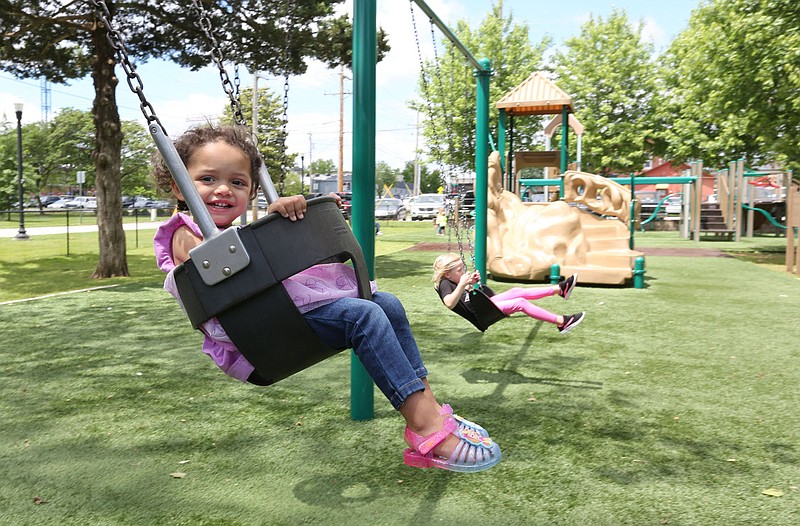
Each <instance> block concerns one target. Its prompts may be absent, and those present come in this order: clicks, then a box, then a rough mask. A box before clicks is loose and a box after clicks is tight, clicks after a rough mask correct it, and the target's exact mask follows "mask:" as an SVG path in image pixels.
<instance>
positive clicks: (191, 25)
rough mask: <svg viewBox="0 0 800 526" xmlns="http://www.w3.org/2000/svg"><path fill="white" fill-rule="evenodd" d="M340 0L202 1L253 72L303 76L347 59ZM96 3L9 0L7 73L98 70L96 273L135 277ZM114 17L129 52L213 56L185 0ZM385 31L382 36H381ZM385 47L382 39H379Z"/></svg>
mask: <svg viewBox="0 0 800 526" xmlns="http://www.w3.org/2000/svg"><path fill="white" fill-rule="evenodd" d="M341 1H342V0H314V1H293V0H292V1H286V2H274V1H270V0H249V1H248V0H243V1H241V2H228V1H226V0H203V2H202V3H203V4H204V5H205V7H206V12H207V14H208V17H209V20H210V21H211V24H210V25H211V27H212V30H213V32H214V34H215V37H216V39H217V41H218V42H219V45H220V51H221V52H222V54H223V55H225V56H226V57H228V58H229V59H231V60H234V61H236V62H238V63H241V64H244V65H246V66H247V67H248V68H249V69H251V70H259V71H268V72H271V73H274V74H275V73H276V74H281V73H284V72H288V73H291V74H298V73H302V72H304V71H305V69H306V64H305V60H306V58H307V57H318V58H320V59H321V60H323V61H324V62H326V63H327V64H329V65H331V66H338V65H340V64H343V63H348V62H346V61H348V59H349V57H348V56H347V53H346V51H344V50H346V47H347V45H346V44H344V43H343V42H347V38H348V35H347V34H343V33H342V31H338V30H335V28H338V27H342V26H346V25H347V23H346V17H335V16H334V7H335V6H336V5H337V4H339V3H341ZM93 4H94V2H89V1H86V2H75V1H68V2H63V1H56V0H51V1H39V0H2V2H1V3H0V6H2V8H1V9H0V34H1V35H2V39H0V70H5V71H8V72H11V73H13V74H14V75H16V76H18V77H23V78H32V77H33V78H35V77H44V78H46V79H48V80H49V81H51V82H54V83H64V82H66V81H69V80H71V79H79V78H83V77H85V76H87V75H89V74H91V75H92V79H93V81H94V89H95V99H94V104H93V108H92V113H93V115H94V123H95V129H96V144H95V149H94V156H93V158H94V165H95V174H96V178H97V179H96V188H97V197H98V218H97V224H98V227H99V247H100V250H99V253H100V256H99V261H98V264H97V267H96V269H95V271H94V274H93V276H94V277H97V278H104V277H112V276H125V275H128V266H127V260H126V257H125V235H124V231H123V229H122V207H121V191H120V155H121V153H120V152H121V146H122V134H123V130H122V126H121V123H120V118H119V112H118V110H117V101H116V87H117V83H118V77H117V74H116V71H115V66H116V59H115V50H114V49H113V48H112V46H111V45H110V44H109V42H108V40H107V39H106V28H105V27H103V25H102V24H101V22H100V20H99V19H98V17H97V16H96V13H95V10H94V8H93ZM105 4H106V5H107V6H108V9H109V13H110V19H111V21H112V24H113V25H114V27H115V28H116V29H117V30H118V32H119V34H120V35H121V36H123V37H124V39H125V41H126V48H127V50H128V53H129V54H130V56H131V57H132V58H135V59H136V60H138V61H144V60H147V59H149V58H163V59H168V60H171V61H174V62H176V63H178V64H180V65H182V66H186V67H190V68H193V69H199V68H201V67H203V66H205V65H207V64H208V63H209V62H210V59H209V52H208V47H207V45H206V42H205V40H204V34H203V27H206V25H205V24H201V23H200V21H199V19H198V17H197V15H196V12H195V10H194V9H192V8H191V7H190V5H189V2H187V1H178V0H158V1H156V0H131V1H126V2H121V1H115V0H107V1H106V2H105ZM381 36H382V35H381ZM381 44H382V48H383V49H384V50H385V49H386V45H385V42H383V41H382V42H381Z"/></svg>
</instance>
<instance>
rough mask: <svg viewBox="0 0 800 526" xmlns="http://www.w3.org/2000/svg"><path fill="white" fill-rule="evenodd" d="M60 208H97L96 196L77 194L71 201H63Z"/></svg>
mask: <svg viewBox="0 0 800 526" xmlns="http://www.w3.org/2000/svg"><path fill="white" fill-rule="evenodd" d="M62 208H97V198H96V197H90V196H85V195H79V196H78V197H75V198H73V199H72V200H71V201H67V202H66V203H64V206H63V207H62Z"/></svg>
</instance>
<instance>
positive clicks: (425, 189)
mask: <svg viewBox="0 0 800 526" xmlns="http://www.w3.org/2000/svg"><path fill="white" fill-rule="evenodd" d="M400 174H401V175H402V176H403V181H405V182H407V183H409V184H414V161H406V164H405V166H404V167H403V169H402V170H401V171H400ZM419 180H420V185H419V186H420V188H419V193H421V194H432V193H436V190H437V189H438V188H439V187H440V186H444V179H443V177H442V172H441V170H439V169H438V168H437V169H435V170H431V169H430V168H429V166H428V165H427V164H420V166H419Z"/></svg>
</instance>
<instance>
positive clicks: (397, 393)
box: [154, 126, 501, 472]
mask: <svg viewBox="0 0 800 526" xmlns="http://www.w3.org/2000/svg"><path fill="white" fill-rule="evenodd" d="M175 147H176V149H177V151H178V154H179V155H180V157H181V160H182V161H183V163H184V165H185V166H186V169H187V170H188V172H189V176H190V177H191V179H192V181H193V182H194V185H195V187H196V188H197V190H198V192H199V193H200V197H201V198H202V201H203V203H205V205H206V208H207V209H208V211H209V213H210V214H211V217H212V219H213V220H214V224H215V225H216V226H217V227H219V228H220V229H224V228H227V227H229V226H230V225H231V224H232V223H233V221H234V220H235V219H236V218H238V217H240V216H241V215H242V213H243V212H244V211H245V210H246V208H247V206H248V204H249V203H250V201H251V200H252V199H253V197H254V196H255V195H256V189H257V184H256V181H255V179H254V174H257V173H258V170H259V167H260V164H261V157H260V154H259V153H258V150H257V149H256V147H255V145H254V144H253V141H252V139H251V137H250V132H249V131H248V130H247V129H246V128H244V127H230V126H225V127H216V128H215V127H200V128H194V129H191V130H189V131H188V132H186V133H185V134H184V135H183V136H182V137H180V138H179V139H178V140H177V141H176V142H175ZM154 175H155V177H156V179H157V181H158V182H159V186H160V187H161V188H162V189H164V190H166V191H171V192H172V193H173V195H174V196H175V197H176V198H177V199H178V202H179V206H180V204H181V203H183V202H185V200H184V199H183V195H182V194H181V192H180V190H179V189H178V187H177V185H176V184H175V183H174V182H173V180H172V177H171V176H170V173H169V170H168V169H167V167H166V165H165V164H164V162H163V160H162V159H160V158H157V159H156V161H155V163H154ZM268 211H269V212H277V213H279V214H280V215H282V216H283V217H285V218H287V219H289V220H291V221H298V220H302V219H303V215H304V213H305V212H306V202H305V198H304V197H303V196H300V195H298V196H293V197H282V198H280V199H278V200H276V201H275V202H273V203H272V204H270V206H269V208H268ZM323 235H324V234H323ZM201 242H202V234H201V232H200V229H199V227H198V226H197V225H196V224H195V223H194V222H193V221H192V220H191V218H190V217H189V216H187V215H186V214H183V213H179V214H176V215H175V216H173V217H172V218H171V219H169V220H168V221H166V222H165V223H164V224H162V225H161V226H160V227H159V229H158V232H157V234H156V236H155V240H154V244H155V250H156V257H157V260H158V265H159V268H161V270H163V271H165V272H167V273H168V274H167V278H166V280H165V282H164V288H165V289H166V290H168V291H169V292H170V293H171V294H172V295H173V296H175V298H176V299H178V301H180V297H179V295H178V292H177V288H176V286H175V281H174V277H173V272H172V271H173V269H174V268H175V267H176V266H177V265H179V264H181V263H183V262H184V261H186V259H188V257H189V250H191V249H192V248H194V247H195V246H197V245H198V244H200V243H201ZM283 286H284V287H286V289H287V292H288V293H289V296H290V297H292V298H293V301H294V302H295V304H296V305H297V308H298V309H299V310H300V312H301V313H302V314H303V316H304V318H305V319H306V321H307V322H308V324H309V325H310V326H311V328H312V330H313V331H314V332H315V333H316V335H317V336H318V337H319V338H320V340H321V341H322V342H323V343H324V344H325V345H327V346H328V347H330V348H333V349H346V348H352V349H353V351H354V352H355V354H356V355H357V356H358V358H359V359H360V360H361V363H362V364H363V365H364V367H365V369H366V370H367V372H368V373H369V375H370V377H371V378H372V380H373V381H374V382H375V384H376V385H377V386H378V388H379V389H380V390H381V392H382V393H383V394H384V396H386V398H387V399H388V400H389V402H390V403H391V404H392V406H393V407H394V408H395V409H397V410H398V411H399V412H400V414H401V415H402V416H403V419H404V420H405V423H406V428H405V437H404V438H405V441H406V442H407V443H408V446H409V447H408V448H407V449H406V450H405V452H404V455H403V456H404V460H405V463H406V464H408V465H410V466H415V467H422V468H428V467H437V468H441V469H446V470H451V471H463V472H475V471H483V470H485V469H489V468H491V467H493V466H495V465H496V464H497V463H498V462H499V461H500V458H501V453H500V448H499V447H498V446H497V444H496V443H495V442H494V441H493V440H492V439H491V438H489V437H488V434H487V433H486V431H485V430H484V429H483V428H482V427H481V426H479V425H477V424H475V423H473V422H470V421H468V420H464V419H462V418H460V417H459V416H458V415H455V414H453V411H452V409H451V408H450V406H449V405H447V404H444V405H440V404H439V403H438V402H437V401H436V398H435V397H434V395H433V393H432V392H431V387H430V384H429V383H428V379H427V376H428V371H427V370H426V369H425V366H424V365H423V362H422V358H421V356H420V353H419V349H418V348H417V344H416V341H415V340H414V336H413V334H412V332H411V327H410V326H409V323H408V318H407V317H406V314H405V310H404V309H403V306H402V305H401V303H400V301H399V300H398V299H397V298H396V297H395V296H393V295H392V294H389V293H386V292H377V290H376V289H377V287H376V286H375V284H374V283H373V284H372V287H373V301H369V300H364V299H361V298H359V297H358V289H357V286H356V279H355V272H354V271H353V270H352V268H350V267H349V266H347V265H344V264H342V263H331V264H324V265H317V266H315V267H312V268H310V269H308V270H306V271H303V272H301V273H299V274H297V275H295V276H292V277H291V278H289V279H287V280H285V281H284V282H283ZM202 331H203V333H204V342H203V352H205V353H206V354H208V355H209V356H210V357H211V358H212V359H213V360H214V362H215V363H216V364H217V366H219V367H220V368H221V369H222V370H223V371H224V372H225V373H226V374H228V375H230V376H232V377H234V378H237V379H239V380H241V381H247V380H248V378H250V377H251V375H253V374H254V368H253V366H252V365H250V363H249V362H248V361H247V360H246V359H245V358H244V356H242V354H241V353H240V352H239V351H238V350H237V349H236V347H235V346H234V345H233V344H232V343H231V341H230V339H229V338H228V337H227V335H226V334H225V331H224V330H223V328H222V327H221V326H220V325H219V322H218V321H217V320H216V319H211V320H209V321H207V322H206V323H205V324H203V326H202Z"/></svg>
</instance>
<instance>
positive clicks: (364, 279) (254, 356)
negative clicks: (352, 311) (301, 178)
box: [175, 196, 372, 385]
mask: <svg viewBox="0 0 800 526" xmlns="http://www.w3.org/2000/svg"><path fill="white" fill-rule="evenodd" d="M238 233H239V237H240V239H241V242H242V245H243V246H244V248H245V250H246V251H247V254H248V255H249V258H250V262H249V264H247V266H246V267H245V268H243V269H242V270H240V271H238V272H236V273H235V274H233V275H232V276H230V277H228V278H226V279H223V280H222V281H220V282H218V283H216V284H214V285H207V284H206V283H205V282H204V280H203V278H202V276H201V275H200V272H199V271H198V269H197V267H196V264H197V262H195V261H192V259H191V258H190V259H188V260H186V261H185V262H184V263H183V264H181V265H179V266H178V267H177V268H176V269H175V283H176V285H177V288H178V292H179V293H180V296H181V300H182V301H183V304H184V306H185V308H186V313H187V315H188V317H189V320H190V321H191V322H192V326H193V327H194V328H198V327H199V326H200V325H201V324H202V323H204V322H205V321H207V320H208V319H210V318H212V317H215V316H216V317H217V318H218V319H219V321H220V323H221V324H222V327H223V328H224V329H225V331H226V332H227V334H228V336H229V337H230V339H231V341H232V342H233V344H234V345H236V348H237V349H239V351H240V352H241V353H242V355H244V357H245V358H246V359H247V360H248V361H249V362H250V363H251V364H252V365H253V367H254V368H255V373H254V374H253V375H252V376H251V378H250V379H249V381H250V382H251V383H254V384H257V385H271V384H273V383H275V382H277V381H279V380H282V379H284V378H286V377H288V376H290V375H292V374H294V373H296V372H299V371H301V370H303V369H305V368H307V367H310V366H311V365H314V364H316V363H318V362H320V361H322V360H324V359H326V358H329V357H330V356H333V355H334V354H336V353H338V352H340V351H342V350H343V349H330V348H328V347H326V346H325V345H323V344H322V342H320V340H319V338H317V336H316V334H314V332H313V331H312V330H311V328H310V327H309V325H308V323H306V321H305V319H304V318H303V316H302V315H301V314H300V312H299V311H298V310H297V307H296V306H295V305H294V303H293V302H292V299H291V298H290V297H289V295H288V293H287V292H286V289H284V287H283V286H282V285H281V281H283V280H284V279H286V278H288V277H291V276H293V275H295V274H297V273H298V272H301V271H303V270H306V269H308V268H310V267H312V266H314V265H317V264H319V263H331V262H340V263H344V262H346V261H348V260H349V261H351V262H352V265H353V268H354V270H355V273H356V279H357V281H358V293H359V297H361V298H364V299H372V294H371V291H370V285H369V275H368V272H367V267H366V263H365V261H364V254H363V252H362V251H361V246H360V245H359V244H358V241H356V238H355V236H353V232H352V231H351V230H350V227H349V225H348V224H347V222H346V221H345V219H344V217H343V216H342V213H341V211H340V210H339V208H338V206H337V205H336V200H335V199H334V198H333V197H327V196H326V197H318V198H314V199H311V200H309V201H308V209H307V211H306V214H305V217H304V218H303V219H301V220H298V221H290V220H288V219H284V218H283V217H281V216H280V215H279V214H277V213H272V214H269V215H267V216H265V217H263V218H261V219H258V220H256V221H254V222H253V223H250V224H249V225H246V226H243V227H241V228H238ZM212 241H213V240H212Z"/></svg>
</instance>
